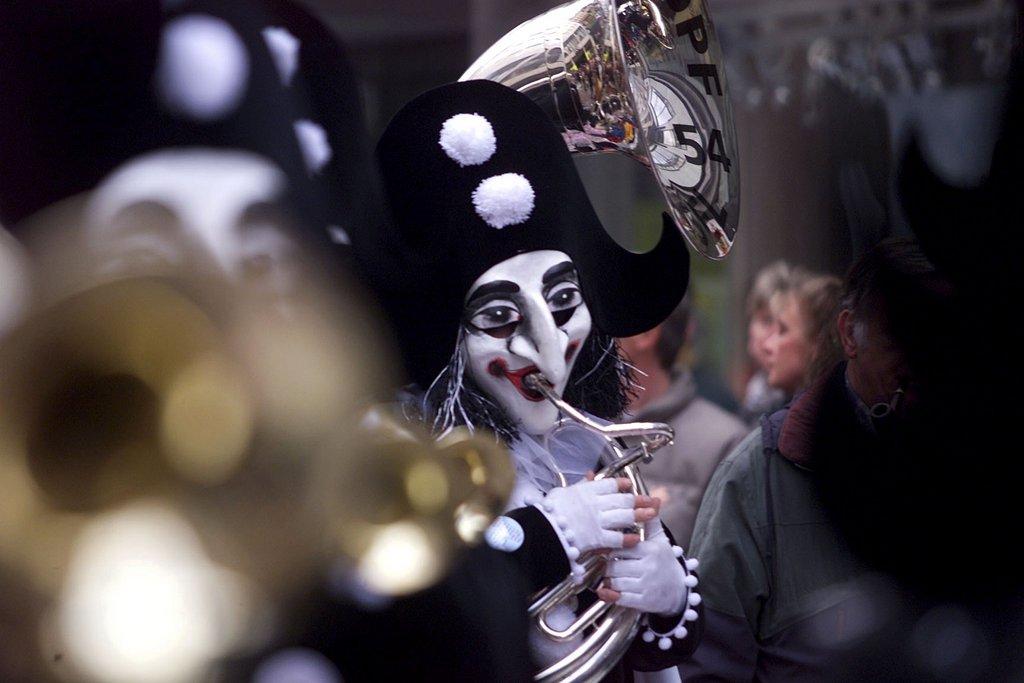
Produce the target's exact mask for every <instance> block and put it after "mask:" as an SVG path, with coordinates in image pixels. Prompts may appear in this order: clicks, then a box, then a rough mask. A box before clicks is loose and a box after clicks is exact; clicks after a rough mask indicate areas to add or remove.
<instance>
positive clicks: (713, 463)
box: [619, 295, 749, 547]
mask: <svg viewBox="0 0 1024 683" xmlns="http://www.w3.org/2000/svg"><path fill="white" fill-rule="evenodd" d="M692 313H693V312H692V308H691V299H690V295H687V296H686V297H684V298H683V301H682V303H680V304H679V306H678V307H677V308H676V309H675V311H673V312H672V314H671V315H670V316H669V317H668V319H667V320H665V322H663V323H662V324H660V325H658V326H657V327H655V328H654V329H652V330H650V331H648V332H644V333H643V334H638V335H636V336H635V337H627V338H625V339H621V340H619V344H620V346H621V348H622V350H623V351H624V352H625V353H626V355H627V356H628V358H629V360H630V362H631V363H633V365H634V366H635V367H636V368H637V370H639V371H640V372H641V373H643V375H642V376H641V378H640V380H639V382H640V384H641V385H643V391H640V392H638V393H637V395H636V397H635V398H634V399H633V401H632V403H631V404H630V406H629V412H630V413H632V414H633V415H634V416H635V418H636V420H638V421H641V422H665V423H668V424H670V425H671V426H672V428H673V429H674V430H675V432H676V440H675V443H674V444H673V445H671V446H669V447H667V448H665V449H663V450H662V451H661V452H659V453H658V454H657V455H656V456H655V458H654V460H653V461H652V462H651V463H650V464H649V465H645V466H644V467H643V468H642V471H643V474H644V476H645V477H646V480H647V482H648V485H649V486H650V488H651V495H653V496H655V497H657V498H660V499H661V514H662V519H663V520H664V521H665V525H666V526H668V528H669V529H671V530H672V532H673V534H675V536H676V538H677V539H679V541H680V543H682V544H683V545H684V547H687V546H689V543H690V536H691V534H692V533H693V523H694V520H695V519H696V517H697V508H698V506H699V505H700V499H701V498H702V497H703V496H704V489H705V488H706V487H707V484H708V481H709V480H710V479H711V475H712V473H713V472H714V471H715V468H716V467H717V466H718V463H720V462H721V461H722V459H723V458H725V456H726V455H728V454H729V453H730V452H731V451H732V449H733V448H734V447H735V446H736V444H738V443H739V442H740V441H741V440H742V439H743V437H744V436H746V435H747V433H748V431H749V429H748V427H747V426H746V425H745V424H744V423H743V422H742V421H740V419H739V418H737V417H736V416H735V415H733V414H731V413H728V412H726V411H725V410H723V409H721V408H719V407H718V406H717V405H715V404H714V403H712V402H711V401H708V400H706V399H704V398H701V397H700V396H698V395H697V390H698V387H697V382H696V381H695V380H694V377H693V372H692V370H691V368H690V366H689V364H688V363H687V362H685V360H683V361H681V360H680V358H681V356H685V355H686V353H685V352H686V349H687V348H688V347H689V343H690V339H691V336H692V332H693V327H694V325H693V315H692Z"/></svg>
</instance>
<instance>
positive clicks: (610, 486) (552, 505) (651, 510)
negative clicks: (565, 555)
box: [539, 476, 658, 560]
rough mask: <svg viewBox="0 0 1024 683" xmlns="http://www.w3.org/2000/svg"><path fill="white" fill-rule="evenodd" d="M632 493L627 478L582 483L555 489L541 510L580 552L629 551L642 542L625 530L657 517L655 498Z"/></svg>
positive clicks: (543, 502)
mask: <svg viewBox="0 0 1024 683" xmlns="http://www.w3.org/2000/svg"><path fill="white" fill-rule="evenodd" d="M627 491H630V483H629V480H628V479H625V478H620V479H602V480H600V481H593V479H592V477H590V476H588V478H587V480H585V481H579V482H577V483H575V484H573V485H572V486H566V487H564V488H556V489H552V490H551V491H549V492H548V494H547V496H546V497H545V499H544V500H543V501H542V502H541V503H540V505H539V507H540V509H541V510H542V511H543V512H544V514H545V515H546V516H547V517H548V519H549V520H551V522H552V524H554V525H555V526H556V527H557V528H558V529H559V530H560V533H561V535H562V536H563V538H565V540H566V541H567V542H568V543H569V544H570V545H571V547H572V549H574V550H576V551H577V552H576V553H574V554H575V555H576V557H572V556H570V558H569V559H571V560H575V559H577V557H578V556H579V553H583V552H587V551H589V550H599V549H605V548H624V547H625V548H629V547H632V546H635V545H636V544H637V543H639V542H640V537H639V536H638V535H637V534H632V533H625V532H624V531H623V530H624V529H627V528H629V527H631V526H633V525H634V524H643V523H646V522H649V521H651V520H652V519H655V518H656V517H657V515H658V508H657V503H656V501H655V500H654V499H653V498H649V497H647V496H637V495H634V494H633V493H627Z"/></svg>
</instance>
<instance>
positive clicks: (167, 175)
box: [86, 149, 298, 295]
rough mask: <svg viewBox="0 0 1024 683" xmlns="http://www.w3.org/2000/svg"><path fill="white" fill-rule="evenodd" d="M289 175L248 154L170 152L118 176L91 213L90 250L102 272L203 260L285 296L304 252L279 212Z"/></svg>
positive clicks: (100, 191) (102, 188) (101, 189)
mask: <svg viewBox="0 0 1024 683" xmlns="http://www.w3.org/2000/svg"><path fill="white" fill-rule="evenodd" d="M286 184H287V180H286V177H285V175H284V173H283V172H282V171H281V170H280V169H278V168H277V167H276V166H275V165H273V164H272V163H270V162H269V161H267V160H265V159H263V158H262V157H259V156H257V155H255V154H251V153H248V152H241V151H223V150H210V149H184V150H164V151H159V152H154V153H152V154H147V155H145V156H142V157H139V158H137V159H134V160H132V161H130V162H128V163H127V164H125V165H123V166H121V167H120V168H119V169H117V170H116V171H114V172H113V173H112V174H110V175H109V176H108V177H107V178H106V179H105V180H104V181H103V182H102V183H101V184H100V185H99V186H98V187H97V188H96V190H95V191H94V192H93V194H92V197H91V198H90V200H89V205H88V207H87V209H86V212H87V217H88V221H87V223H88V241H89V244H90V247H91V248H92V249H93V250H94V251H95V252H97V253H98V254H100V255H102V257H103V259H104V266H105V267H104V270H105V271H107V272H118V273H119V272H120V271H121V270H122V269H124V268H129V269H130V268H131V267H132V264H139V263H143V264H148V265H152V266H157V267H159V266H160V265H166V266H168V267H171V268H176V267H180V266H182V265H184V264H185V260H186V258H188V257H189V256H192V257H195V256H196V255H197V254H198V255H199V256H200V258H201V260H202V261H203V262H206V263H209V264H212V265H213V267H214V268H216V270H217V271H218V272H219V273H220V274H221V275H223V276H226V277H227V278H228V279H229V280H231V281H233V282H246V283H248V284H250V285H253V286H255V287H257V288H259V289H262V290H265V291H266V292H267V293H271V294H279V295H287V294H289V293H290V292H291V291H292V290H293V288H294V287H295V286H296V284H297V283H296V280H297V277H298V276H297V272H298V253H297V249H296V245H295V244H294V242H293V240H292V239H291V238H290V237H288V236H287V234H286V232H285V227H286V226H285V219H284V216H283V215H282V214H281V213H280V212H279V210H278V209H277V208H276V207H277V205H276V204H275V202H277V201H278V200H279V199H280V198H281V196H282V194H283V192H284V190H285V187H286Z"/></svg>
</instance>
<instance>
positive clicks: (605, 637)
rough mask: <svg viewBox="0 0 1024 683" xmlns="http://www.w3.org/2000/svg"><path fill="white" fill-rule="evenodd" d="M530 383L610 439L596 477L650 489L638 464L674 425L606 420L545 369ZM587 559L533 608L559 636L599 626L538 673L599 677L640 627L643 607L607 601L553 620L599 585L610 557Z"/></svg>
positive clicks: (550, 677) (570, 417)
mask: <svg viewBox="0 0 1024 683" xmlns="http://www.w3.org/2000/svg"><path fill="white" fill-rule="evenodd" d="M524 384H525V385H526V386H527V387H528V388H530V389H533V390H534V391H537V392H539V393H540V394H541V395H543V396H544V397H545V398H546V399H547V400H548V401H550V402H551V403H552V404H554V405H555V406H556V407H557V408H558V409H559V410H560V411H562V412H563V413H564V414H565V415H566V416H567V417H566V418H563V422H566V421H568V422H572V423H576V424H579V425H581V426H583V427H584V428H585V429H587V430H588V431H591V432H593V433H595V434H598V435H600V436H602V437H604V438H605V439H606V440H607V442H608V444H609V446H610V447H611V449H612V451H613V452H614V454H615V457H614V459H613V460H612V462H610V463H608V464H607V465H606V466H605V467H604V468H602V469H601V471H600V472H598V473H597V474H596V475H595V477H594V478H595V479H606V478H608V477H614V476H619V475H624V476H625V477H626V478H628V479H629V481H630V484H631V488H632V490H633V491H634V493H636V494H638V495H645V494H646V492H647V487H646V485H645V484H644V481H643V478H642V477H641V475H640V471H639V467H638V466H639V464H640V463H641V462H650V461H651V459H652V453H653V452H654V451H656V450H658V449H659V448H662V447H664V446H667V445H668V444H670V443H672V440H673V438H674V434H675V432H674V430H673V429H672V428H671V427H670V426H668V425H666V424H662V423H657V422H634V423H627V424H612V425H602V424H600V423H598V422H596V421H595V420H593V419H591V418H589V417H588V416H586V415H584V414H583V413H581V412H580V411H578V410H577V409H576V408H574V407H573V406H571V405H569V404H568V403H566V402H565V401H564V400H563V399H562V398H561V397H559V396H558V395H557V394H555V392H554V390H553V389H552V388H551V385H550V384H549V383H548V382H547V381H546V380H545V379H544V378H543V377H542V376H541V375H540V373H534V374H531V375H527V376H526V377H525V378H524ZM623 437H634V438H640V439H642V441H641V442H640V443H639V444H638V445H636V446H633V447H631V448H623V447H622V446H621V445H620V443H619V441H618V439H620V438H623ZM557 474H558V476H559V479H560V480H561V485H562V486H566V485H567V484H568V482H567V481H566V480H565V477H564V476H563V475H562V474H561V473H557ZM639 533H640V537H641V540H642V539H643V538H644V530H643V527H640V528H639ZM581 564H582V566H583V576H582V578H581V579H576V577H574V576H573V575H572V574H570V575H569V576H567V577H565V578H564V579H562V580H561V581H560V582H559V583H557V584H555V585H554V586H552V587H550V588H548V589H546V590H544V591H541V592H540V593H539V594H537V595H535V596H534V598H533V600H532V601H531V603H530V605H529V607H528V609H527V613H528V615H529V617H530V618H531V619H533V620H535V622H536V625H537V628H538V629H540V631H541V632H542V633H544V634H545V635H546V636H547V637H549V638H551V639H553V640H555V641H558V642H564V641H566V640H570V639H572V638H575V637H577V636H579V635H581V634H583V633H584V632H585V631H586V629H588V628H593V630H592V631H591V632H590V633H589V634H587V635H586V636H585V638H584V640H583V643H582V644H581V645H580V646H579V647H577V648H576V649H575V650H573V652H571V653H570V654H569V655H567V656H566V657H563V658H562V659H561V660H559V661H557V662H555V663H554V664H551V665H550V666H548V667H547V668H545V669H543V670H541V671H540V672H538V673H537V674H536V675H535V677H534V679H535V680H537V681H545V682H553V681H593V680H599V679H600V678H602V677H603V676H605V675H606V674H607V673H608V672H609V671H610V670H611V669H612V668H613V667H614V666H615V664H616V663H618V661H619V660H620V659H621V658H622V656H623V654H625V652H626V650H627V649H628V648H629V646H630V644H631V643H632V642H633V639H634V638H635V637H636V635H637V633H638V631H639V629H640V619H641V617H642V614H641V613H640V612H638V611H636V610H634V609H630V608H627V607H620V606H618V605H613V604H610V603H606V602H602V601H597V602H595V603H594V604H593V605H591V606H590V607H589V608H587V610H586V611H585V612H584V613H583V614H581V615H580V616H579V617H577V618H576V620H575V621H574V622H573V623H571V624H569V625H568V626H567V627H566V628H564V629H556V628H554V627H552V626H551V625H550V624H548V623H547V615H548V614H549V613H550V611H551V610H552V609H554V608H555V607H556V606H557V605H559V604H561V603H562V602H564V601H565V600H568V599H570V598H572V597H574V596H576V595H578V594H580V593H582V592H583V591H585V590H589V589H590V588H591V587H593V586H595V585H596V582H597V581H599V580H600V579H601V577H602V576H603V574H604V565H605V560H604V558H602V557H601V556H600V555H597V554H591V555H588V556H586V557H584V558H583V559H582V561H581Z"/></svg>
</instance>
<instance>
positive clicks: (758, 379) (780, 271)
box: [740, 261, 793, 424]
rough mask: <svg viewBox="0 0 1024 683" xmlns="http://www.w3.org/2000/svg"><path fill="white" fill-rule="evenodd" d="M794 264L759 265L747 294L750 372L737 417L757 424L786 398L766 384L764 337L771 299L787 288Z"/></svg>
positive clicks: (768, 325) (770, 321) (770, 325)
mask: <svg viewBox="0 0 1024 683" xmlns="http://www.w3.org/2000/svg"><path fill="white" fill-rule="evenodd" d="M792 276H793V268H792V267H791V266H790V265H789V264H788V263H786V262H785V261H776V262H775V263H772V264H771V265H768V266H766V267H765V268H762V269H761V271H760V272H759V273H758V274H757V276H756V277H755V278H754V284H753V285H752V286H751V288H750V292H749V293H748V294H747V360H748V362H749V363H750V366H751V367H750V375H749V377H748V378H747V379H746V380H745V385H744V390H743V400H742V404H741V408H740V417H741V418H742V419H743V420H744V421H745V422H747V423H748V424H756V422H757V420H759V419H760V418H761V415H764V414H765V413H770V412H772V411H774V410H777V409H778V408H781V407H782V406H783V405H784V404H785V403H786V399H787V398H788V397H787V396H786V394H785V392H783V391H782V390H780V389H775V388H772V387H771V386H769V385H768V372H767V369H766V364H767V362H768V356H767V351H766V349H765V341H766V340H767V339H768V337H769V336H771V333H772V330H773V324H774V318H773V316H772V310H771V300H772V297H773V296H775V295H776V294H777V293H779V292H783V291H786V290H787V289H788V288H789V284H790V280H791V279H792Z"/></svg>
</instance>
